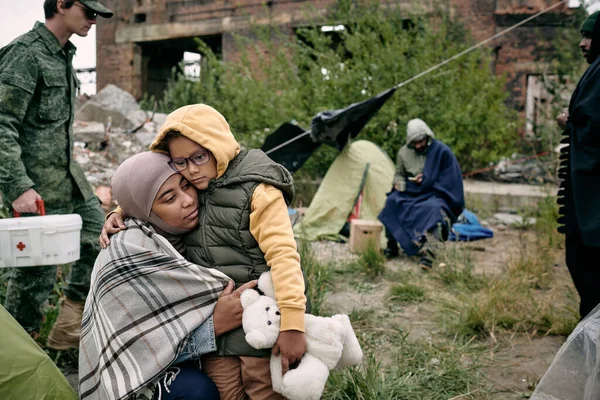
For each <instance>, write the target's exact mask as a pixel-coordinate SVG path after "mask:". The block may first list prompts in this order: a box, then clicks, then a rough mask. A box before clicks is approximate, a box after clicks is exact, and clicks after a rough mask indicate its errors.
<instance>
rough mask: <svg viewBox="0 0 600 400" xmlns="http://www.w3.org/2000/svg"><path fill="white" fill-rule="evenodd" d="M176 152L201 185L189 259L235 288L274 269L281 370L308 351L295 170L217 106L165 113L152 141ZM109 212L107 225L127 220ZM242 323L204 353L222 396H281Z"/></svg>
mask: <svg viewBox="0 0 600 400" xmlns="http://www.w3.org/2000/svg"><path fill="white" fill-rule="evenodd" d="M150 148H151V150H153V151H157V152H163V153H166V154H168V155H169V156H170V157H171V161H170V163H169V164H170V165H171V167H172V168H173V169H175V170H176V171H178V172H180V173H181V174H182V175H183V176H184V177H185V178H186V179H187V180H188V181H189V182H190V183H191V184H192V185H194V186H195V187H196V189H198V191H199V208H198V213H192V214H190V218H196V214H197V215H198V220H199V226H198V228H197V229H196V230H194V231H193V232H191V233H189V234H187V235H186V237H185V242H186V245H187V257H186V258H187V259H188V260H190V261H191V262H193V263H196V264H200V265H204V266H207V267H211V268H216V269H219V270H220V271H221V272H223V273H225V274H226V275H228V276H229V277H230V278H232V279H233V280H234V282H235V283H236V286H240V285H242V284H244V283H246V282H249V281H251V280H254V279H258V277H259V276H260V274H261V273H263V272H265V271H267V270H269V269H270V271H271V275H272V278H273V285H274V289H275V297H276V300H277V304H278V306H279V309H280V312H281V315H280V318H281V328H280V334H279V338H278V340H277V343H276V344H275V346H274V347H273V349H272V353H273V354H279V353H281V355H282V368H283V371H284V373H285V371H287V370H288V368H289V365H291V364H294V363H296V362H298V361H300V358H301V357H302V355H303V354H304V353H305V352H306V340H305V338H304V312H305V308H306V297H305V295H304V289H305V284H304V279H303V275H302V271H301V268H300V255H299V254H298V251H297V248H296V241H295V239H294V234H293V231H292V226H291V222H290V219H289V217H288V208H287V206H288V204H289V202H290V201H291V200H292V198H293V195H294V190H293V181H292V177H291V174H290V173H289V171H287V170H286V169H285V168H284V167H283V166H281V165H280V164H277V163H275V162H274V161H272V160H271V159H270V158H269V157H268V156H267V155H266V154H265V153H264V152H262V151H261V150H250V151H245V150H241V149H240V145H239V143H238V142H237V141H236V139H235V137H234V136H233V134H232V133H231V131H230V128H229V124H228V123H227V121H226V120H225V118H224V117H223V116H222V115H221V114H220V113H219V112H218V111H217V110H215V109H214V108H212V107H210V106H207V105H204V104H195V105H188V106H185V107H181V108H179V109H177V110H175V111H173V112H172V113H171V114H169V115H168V117H167V119H166V121H165V123H164V125H163V126H162V128H161V129H160V131H159V133H158V134H157V136H156V138H155V140H154V142H153V143H152V145H151V146H150ZM120 220H121V215H120V214H119V213H114V214H111V216H110V217H109V218H108V219H107V221H106V224H105V229H107V230H109V231H110V232H111V233H114V232H115V231H117V230H115V229H112V230H111V229H110V228H111V227H117V226H122V224H121V223H120ZM244 336H245V335H244V332H243V329H242V328H241V327H240V328H238V329H235V330H233V331H230V332H228V333H226V334H224V335H221V336H219V337H217V339H216V340H217V352H216V353H213V354H211V355H209V356H207V357H205V358H203V359H202V369H203V371H204V372H205V373H206V374H207V375H208V376H209V377H210V378H211V379H212V380H213V381H214V382H215V384H216V385H217V388H218V389H219V392H220V396H221V399H224V400H229V399H242V398H248V397H249V398H251V399H281V398H283V397H281V396H280V395H278V394H277V393H275V392H274V391H273V389H272V384H271V375H270V368H269V357H270V354H271V350H266V351H265V350H255V349H253V348H252V347H251V346H250V345H248V344H247V343H246V340H245V337H244Z"/></svg>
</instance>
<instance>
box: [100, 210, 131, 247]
mask: <svg viewBox="0 0 600 400" xmlns="http://www.w3.org/2000/svg"><path fill="white" fill-rule="evenodd" d="M125 229H127V227H126V226H125V223H123V216H122V215H121V214H119V213H118V212H113V213H112V214H110V215H109V216H108V218H106V222H104V226H103V227H102V233H101V234H100V247H102V248H103V249H105V248H106V247H108V245H109V244H110V240H109V239H108V237H109V236H111V235H114V234H115V233H117V232H121V231H122V230H125Z"/></svg>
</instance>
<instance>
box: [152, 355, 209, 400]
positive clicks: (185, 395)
mask: <svg viewBox="0 0 600 400" xmlns="http://www.w3.org/2000/svg"><path fill="white" fill-rule="evenodd" d="M152 399H153V400H219V391H218V390H217V386H215V383H214V382H213V381H212V380H211V379H210V378H209V377H208V376H207V375H206V374H205V373H204V372H202V371H200V370H199V369H198V368H196V367H195V366H194V365H193V364H192V363H183V364H177V365H174V366H172V367H170V368H169V369H168V370H167V373H166V375H165V376H164V377H163V378H161V379H160V381H159V383H158V385H156V390H155V391H154V396H153V398H152Z"/></svg>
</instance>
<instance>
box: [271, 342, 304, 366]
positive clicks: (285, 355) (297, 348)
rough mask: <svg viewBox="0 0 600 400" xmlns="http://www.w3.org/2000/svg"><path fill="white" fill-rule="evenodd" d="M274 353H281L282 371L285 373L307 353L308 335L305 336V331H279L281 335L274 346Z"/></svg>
mask: <svg viewBox="0 0 600 400" xmlns="http://www.w3.org/2000/svg"><path fill="white" fill-rule="evenodd" d="M272 353H273V354H274V355H276V356H277V355H279V353H281V372H282V374H283V375H285V373H286V372H288V370H289V369H290V365H292V364H295V363H297V362H299V361H300V359H301V358H302V356H303V355H304V353H306V337H305V336H304V332H300V331H283V332H279V337H278V338H277V342H276V343H275V346H273V350H272Z"/></svg>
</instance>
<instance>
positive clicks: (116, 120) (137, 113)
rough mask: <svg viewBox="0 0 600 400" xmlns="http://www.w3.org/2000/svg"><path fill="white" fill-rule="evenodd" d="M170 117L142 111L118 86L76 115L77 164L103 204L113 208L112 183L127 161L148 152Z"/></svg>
mask: <svg viewBox="0 0 600 400" xmlns="http://www.w3.org/2000/svg"><path fill="white" fill-rule="evenodd" d="M166 117H167V116H166V114H160V113H154V112H146V111H144V110H142V108H141V107H140V106H139V104H138V103H137V102H136V100H135V98H134V97H133V96H132V95H131V94H129V93H127V92H125V91H123V90H121V89H119V88H118V87H116V86H114V85H108V86H106V87H105V88H104V89H102V90H101V91H100V92H98V94H96V95H95V96H93V97H91V98H89V99H88V100H87V101H80V102H79V104H78V108H77V109H76V112H75V122H74V124H73V133H74V140H75V148H74V154H73V157H74V160H75V162H77V163H78V164H79V165H81V167H82V168H83V170H84V172H85V175H86V177H87V179H88V181H89V182H90V184H91V185H92V186H93V188H94V190H95V191H96V194H97V195H98V197H99V198H100V200H101V201H102V204H103V206H104V207H105V209H108V208H110V207H112V206H113V205H114V204H113V200H112V194H111V191H110V180H111V178H112V176H113V174H114V172H115V170H116V169H117V167H118V166H119V165H120V164H121V163H122V162H123V161H124V160H126V159H127V158H129V157H131V156H132V155H134V154H137V153H139V152H141V151H145V150H147V149H148V146H149V145H150V143H151V142H152V140H153V139H154V137H155V136H156V133H157V132H158V129H159V128H160V127H161V126H162V124H163V123H164V121H165V119H166Z"/></svg>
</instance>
